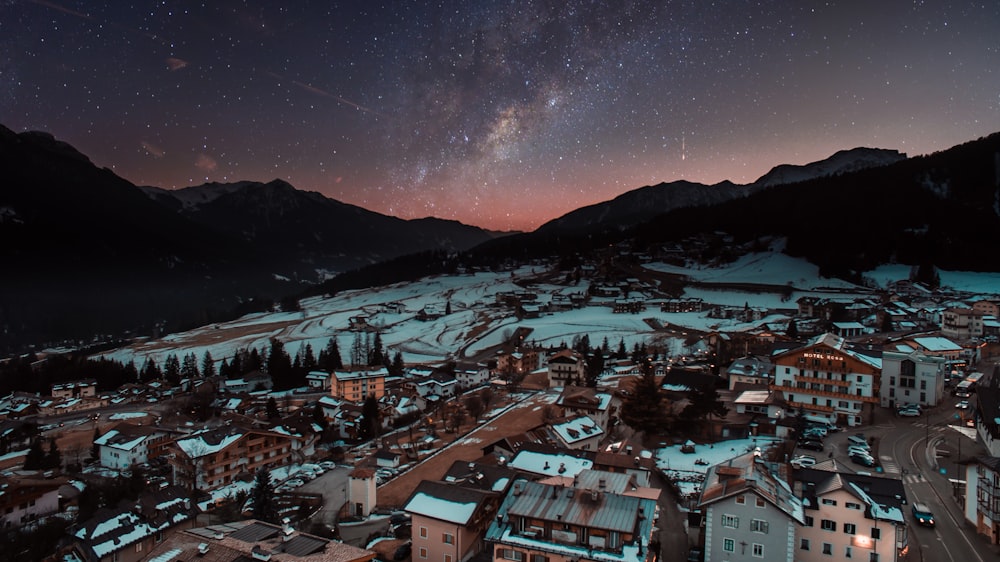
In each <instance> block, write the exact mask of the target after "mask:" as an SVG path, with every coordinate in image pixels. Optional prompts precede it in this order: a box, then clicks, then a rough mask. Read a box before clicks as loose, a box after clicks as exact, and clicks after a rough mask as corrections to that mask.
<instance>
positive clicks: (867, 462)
mask: <svg viewBox="0 0 1000 562" xmlns="http://www.w3.org/2000/svg"><path fill="white" fill-rule="evenodd" d="M850 458H851V462H853V463H854V464H860V465H861V466H867V467H873V466H875V464H876V463H875V458H874V457H872V456H871V455H862V454H857V453H856V454H853V455H851V457H850Z"/></svg>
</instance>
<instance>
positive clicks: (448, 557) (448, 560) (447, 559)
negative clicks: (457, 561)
mask: <svg viewBox="0 0 1000 562" xmlns="http://www.w3.org/2000/svg"><path fill="white" fill-rule="evenodd" d="M444 562H451V555H450V554H445V555H444Z"/></svg>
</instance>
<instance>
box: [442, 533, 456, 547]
mask: <svg viewBox="0 0 1000 562" xmlns="http://www.w3.org/2000/svg"><path fill="white" fill-rule="evenodd" d="M441 542H443V543H444V544H455V535H453V534H451V533H442V534H441Z"/></svg>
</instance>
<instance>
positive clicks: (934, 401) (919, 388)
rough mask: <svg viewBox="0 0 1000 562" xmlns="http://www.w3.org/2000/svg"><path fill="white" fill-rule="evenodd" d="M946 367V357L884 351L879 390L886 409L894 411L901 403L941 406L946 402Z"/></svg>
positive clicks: (916, 352)
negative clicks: (943, 401)
mask: <svg viewBox="0 0 1000 562" xmlns="http://www.w3.org/2000/svg"><path fill="white" fill-rule="evenodd" d="M946 367H947V361H946V360H945V358H944V357H940V356H933V355H925V354H923V353H920V352H919V351H913V352H910V353H900V352H897V351H883V352H882V378H881V388H880V389H879V399H880V401H881V404H882V406H884V407H886V408H894V407H895V406H896V405H897V404H920V405H921V406H936V405H938V404H940V403H941V401H942V400H944V380H945V375H946V374H947V370H946Z"/></svg>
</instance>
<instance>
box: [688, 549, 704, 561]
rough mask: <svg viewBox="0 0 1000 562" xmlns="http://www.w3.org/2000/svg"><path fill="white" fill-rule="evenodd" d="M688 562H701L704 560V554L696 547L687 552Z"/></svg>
mask: <svg viewBox="0 0 1000 562" xmlns="http://www.w3.org/2000/svg"><path fill="white" fill-rule="evenodd" d="M687 559H688V562H702V560H704V559H705V553H704V551H702V550H701V549H700V548H698V547H694V548H692V549H691V550H689V551H688V557H687Z"/></svg>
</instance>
